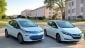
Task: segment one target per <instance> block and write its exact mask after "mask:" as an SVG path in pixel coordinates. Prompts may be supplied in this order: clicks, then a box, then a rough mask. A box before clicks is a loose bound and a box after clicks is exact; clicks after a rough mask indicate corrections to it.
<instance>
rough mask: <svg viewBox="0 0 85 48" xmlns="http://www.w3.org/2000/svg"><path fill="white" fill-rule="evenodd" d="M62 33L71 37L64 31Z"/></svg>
mask: <svg viewBox="0 0 85 48" xmlns="http://www.w3.org/2000/svg"><path fill="white" fill-rule="evenodd" d="M62 33H63V34H65V35H71V34H70V33H68V32H64V31H62Z"/></svg>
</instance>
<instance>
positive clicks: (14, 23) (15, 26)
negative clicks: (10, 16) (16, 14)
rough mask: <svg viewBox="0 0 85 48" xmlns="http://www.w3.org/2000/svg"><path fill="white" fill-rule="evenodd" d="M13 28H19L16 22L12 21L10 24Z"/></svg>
mask: <svg viewBox="0 0 85 48" xmlns="http://www.w3.org/2000/svg"><path fill="white" fill-rule="evenodd" d="M11 25H12V26H13V27H14V28H20V27H19V25H18V23H17V22H16V21H13V22H12V24H11Z"/></svg>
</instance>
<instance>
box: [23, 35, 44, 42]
mask: <svg viewBox="0 0 85 48" xmlns="http://www.w3.org/2000/svg"><path fill="white" fill-rule="evenodd" d="M23 39H24V41H39V40H43V39H44V35H43V34H38V35H35V34H30V35H24V36H23Z"/></svg>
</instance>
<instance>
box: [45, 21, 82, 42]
mask: <svg viewBox="0 0 85 48" xmlns="http://www.w3.org/2000/svg"><path fill="white" fill-rule="evenodd" d="M44 32H45V35H48V36H50V37H53V38H55V39H56V40H57V41H58V42H61V41H74V42H78V41H79V40H80V39H81V38H82V36H83V34H82V32H81V30H80V29H79V28H78V27H76V26H74V25H73V24H72V23H70V22H68V21H63V20H50V21H48V22H47V23H46V24H45V25H44Z"/></svg>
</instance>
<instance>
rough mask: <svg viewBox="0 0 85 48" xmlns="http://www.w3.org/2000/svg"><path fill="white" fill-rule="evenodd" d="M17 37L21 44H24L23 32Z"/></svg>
mask: <svg viewBox="0 0 85 48" xmlns="http://www.w3.org/2000/svg"><path fill="white" fill-rule="evenodd" d="M17 39H18V42H19V43H20V44H23V42H24V40H23V37H22V35H21V34H19V35H18V37H17Z"/></svg>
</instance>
